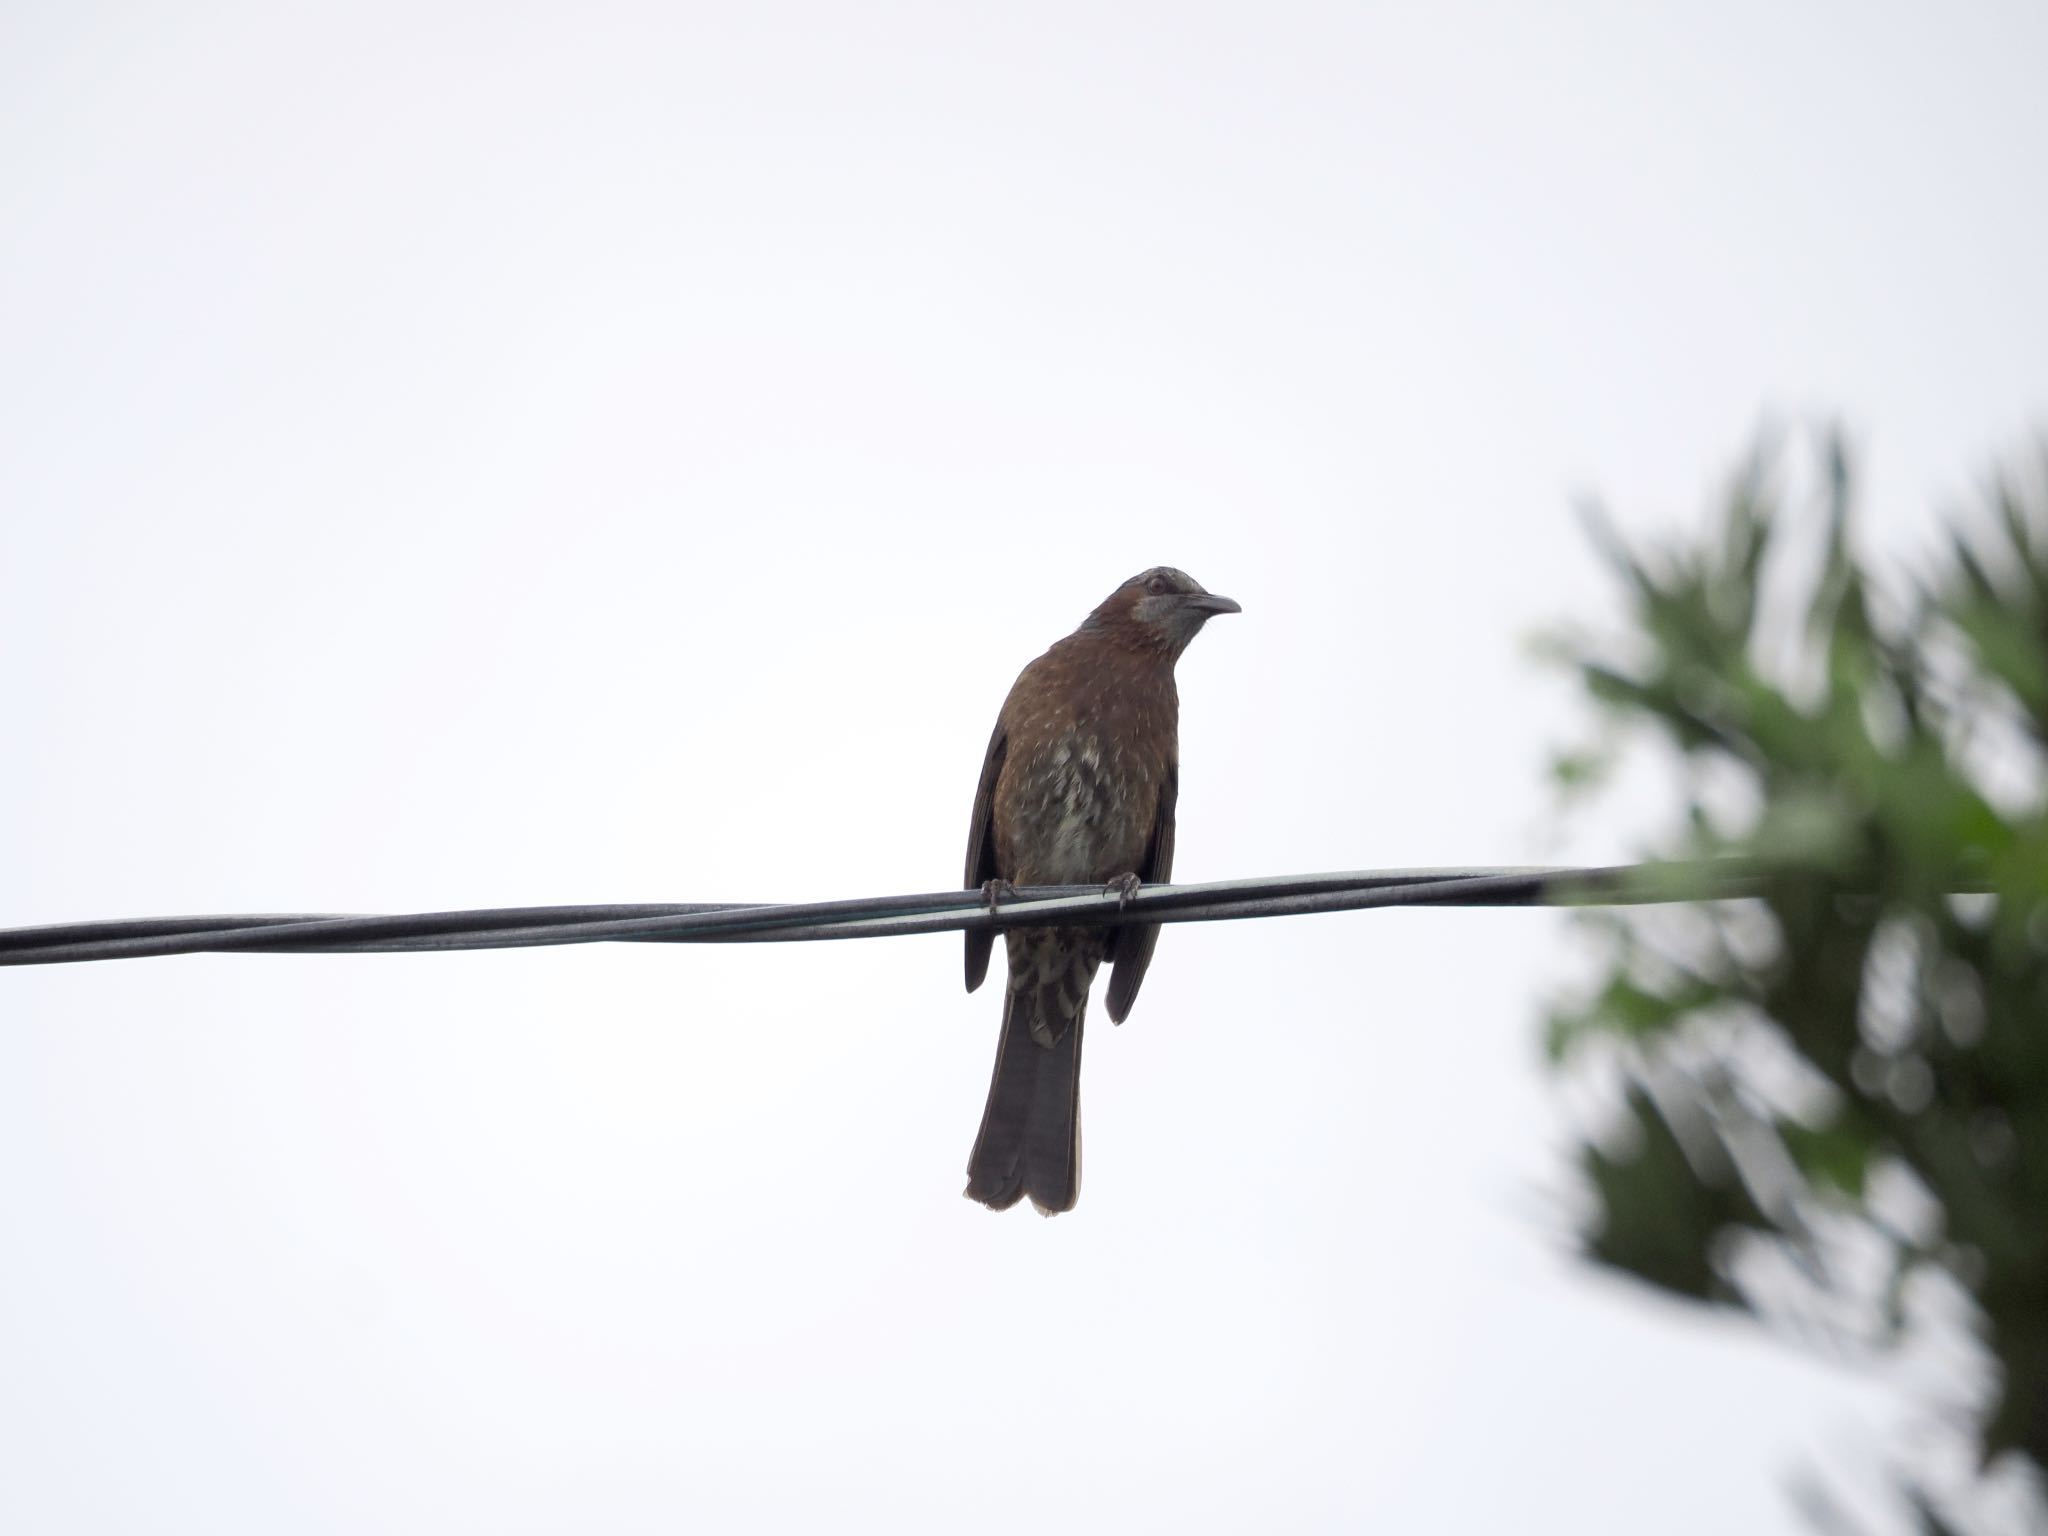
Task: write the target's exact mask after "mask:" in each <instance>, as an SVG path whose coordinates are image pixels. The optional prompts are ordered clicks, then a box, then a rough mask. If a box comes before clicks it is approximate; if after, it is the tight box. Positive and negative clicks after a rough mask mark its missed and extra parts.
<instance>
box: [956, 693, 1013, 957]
mask: <svg viewBox="0 0 2048 1536" xmlns="http://www.w3.org/2000/svg"><path fill="white" fill-rule="evenodd" d="M1009 750H1010V738H1009V737H1008V736H1007V735H1005V734H1004V732H1003V723H1002V721H1000V720H998V721H997V722H996V729H995V734H994V735H992V736H990V737H989V739H988V756H987V757H985V758H983V759H982V762H981V782H980V783H979V784H977V785H976V786H975V787H974V818H973V820H972V821H971V822H970V823H969V825H968V828H967V887H966V888H967V889H968V890H970V891H978V890H980V889H981V888H982V887H983V886H984V885H986V884H988V882H989V881H991V880H993V879H995V878H996V874H997V871H996V780H997V778H999V777H1000V776H1001V774H1002V771H1003V759H1004V757H1006V756H1007V755H1008V754H1009ZM995 943H996V936H995V933H994V932H993V931H992V930H990V929H987V928H983V929H980V930H978V931H977V930H974V929H970V930H968V934H967V990H968V991H970V992H972V991H973V990H974V989H975V988H976V987H978V986H980V985H981V983H982V978H984V977H985V976H987V975H988V957H989V954H990V952H991V951H992V950H993V949H994V948H995Z"/></svg>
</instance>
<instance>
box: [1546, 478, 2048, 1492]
mask: <svg viewBox="0 0 2048 1536" xmlns="http://www.w3.org/2000/svg"><path fill="white" fill-rule="evenodd" d="M1819 458H1820V460H1821V463H1820V465H1819V468H1818V469H1817V470H1816V471H1814V472H1812V473H1810V474H1808V475H1807V477H1806V478H1807V479H1808V480H1809V481H1810V482H1812V483H1811V484H1810V485H1809V486H1808V487H1807V488H1806V489H1805V490H1803V491H1801V492H1799V493H1798V494H1796V495H1794V494H1792V493H1789V492H1787V491H1786V490H1785V489H1784V488H1783V487H1784V484H1785V482H1786V481H1787V480H1788V478H1792V477H1791V476H1789V475H1788V473H1787V468H1786V466H1787V462H1788V460H1787V458H1786V456H1785V455H1784V454H1782V453H1781V452H1779V451H1778V450H1776V449H1775V448H1772V447H1765V448H1763V449H1760V450H1759V451H1758V452H1757V454H1756V455H1755V457H1754V458H1753V459H1752V461H1751V462H1750V464H1749V465H1748V467H1747V468H1746V469H1745V471H1744V472H1743V473H1742V474H1741V475H1740V476H1738V478H1737V482H1736V484H1735V486H1734V488H1733V490H1732V493H1731V494H1730V495H1729V497H1728V501H1727V506H1726V509H1725V512H1724V513H1723V514H1722V515H1721V516H1720V518H1719V519H1718V523H1717V526H1715V527H1714V529H1713V530H1712V532H1711V533H1710V534H1709V535H1708V536H1707V537H1705V538H1702V539H1699V540H1697V541H1696V542H1692V543H1678V544H1672V545H1669V546H1667V547H1663V548H1659V549H1655V550H1639V549H1636V548H1632V547H1629V546H1628V545H1627V544H1626V543H1625V542H1624V541H1623V540H1621V539H1619V538H1618V537H1616V536H1615V535H1614V534H1613V533H1612V532H1611V531H1609V530H1608V528H1607V527H1606V525H1605V524H1604V522H1602V521H1600V520H1599V519H1597V518H1596V519H1594V520H1593V522H1594V531H1595V534H1596V537H1597V539H1598V541H1599V543H1600V544H1601V546H1602V549H1603V553H1604V555H1605V557H1606V559H1607V560H1608V562H1609V563H1610V564H1611V565H1612V567H1613V569H1614V571H1615V572H1616V573H1617V575H1618V577H1619V579H1620V582H1621V585H1622V587H1623V589H1624V591H1625V594H1626V598H1627V602H1628V605H1629V611H1630V618H1629V624H1628V626H1627V628H1626V630H1625V631H1624V632H1623V633H1622V634H1621V635H1619V636H1616V637H1610V640H1609V642H1608V643H1605V644H1594V643H1592V642H1590V641H1586V640H1583V639H1561V640H1559V641H1557V642H1556V644H1555V647H1554V649H1555V650H1556V651H1557V652H1558V653H1559V654H1560V655H1561V656H1562V657H1563V659H1564V660H1565V661H1566V663H1567V664H1568V665H1569V666H1570V668H1571V669H1572V671H1573V672H1574V674H1575V675H1576V676H1577V678H1578V679H1579V680H1580V682H1581V683H1582V684H1583V687H1584V689H1585V691H1586V692H1587V694H1588V695H1589V696H1590V698H1591V700H1592V701H1593V704H1594V715H1595V718H1596V719H1597V720H1598V722H1599V726H1598V729H1597V730H1596V732H1595V733H1594V735H1595V737H1596V739H1595V741H1594V742H1593V744H1592V745H1590V746H1588V747H1584V748H1581V749H1577V750H1574V751H1572V752H1570V753H1568V754H1566V755H1565V756H1563V757H1562V758H1561V759H1560V762H1559V765H1558V768H1557V779H1558V782H1559V785H1560V787H1561V788H1562V789H1563V790H1564V791H1565V792H1566V793H1567V794H1568V795H1569V796H1571V797H1574V798H1578V799H1582V800H1583V799H1597V798H1600V797H1614V796H1617V795H1618V794H1619V790H1618V788H1617V787H1616V780H1615V775H1616V772H1617V770H1618V768H1620V767H1621V766H1623V764H1624V763H1625V761H1626V760H1628V759H1629V756H1630V754H1631V753H1639V752H1641V751H1642V750H1643V749H1644V748H1645V747H1647V748H1648V750H1650V751H1651V752H1653V753H1658V752H1661V753H1663V754H1665V755H1666V757H1667V758H1668V761H1669V763H1670V764H1672V765H1674V766H1675V767H1676V769H1677V777H1678V780H1679V782H1680V783H1681V785H1682V786H1683V795H1684V818H1683V823H1682V826H1681V827H1680V828H1678V829H1677V830H1676V831H1674V833H1673V834H1672V836H1671V838H1670V842H1669V846H1667V847H1665V848H1664V849H1663V850H1661V851H1662V852H1663V853H1664V854H1665V855H1667V856H1668V857H1669V858H1670V859H1671V860H1672V861H1673V864H1672V866H1670V867H1669V868H1668V870H1667V872H1666V873H1665V874H1664V875H1663V876H1662V877H1661V878H1663V879H1665V880H1666V881H1668V882H1671V885H1670V894H1674V895H1685V894H1698V891H1699V889H1700V887H1698V886H1695V887H1693V888H1692V890H1691V891H1688V889H1687V887H1686V886H1685V884H1684V881H1685V880H1686V879H1688V878H1692V879H1694V880H1697V878H1698V873H1697V866H1694V868H1693V871H1692V873H1691V874H1690V875H1688V872H1687V870H1686V868H1685V867H1684V863H1682V862H1681V861H1685V862H1690V861H1698V860H1739V861H1742V864H1741V865H1739V866H1737V867H1741V868H1744V869H1746V870H1749V871H1753V872H1754V878H1755V880H1756V882H1757V883H1756V885H1755V886H1754V889H1755V890H1756V892H1757V894H1756V895H1755V896H1754V898H1748V899H1743V900H1737V901H1713V902H1692V903H1688V904H1684V905H1680V906H1673V907H1668V908H1644V909H1632V910H1623V909H1618V908H1617V909H1603V910H1589V911H1587V912H1585V913H1583V914H1581V915H1580V917H1579V918H1578V921H1579V922H1580V923H1582V924H1584V925H1585V926H1586V927H1587V928H1588V929H1590V930H1591V931H1592V932H1593V933H1594V935H1595V936H1596V939H1597V954H1598V957H1599V969H1598V972H1597V974H1596V975H1595V976H1594V977H1593V979H1592V980H1591V982H1590V983H1589V984H1588V985H1587V986H1586V987H1585V988H1584V989H1583V990H1582V991H1581V992H1580V993H1579V994H1578V995H1577V996H1575V998H1574V999H1572V1000H1571V1001H1569V1002H1567V1003H1566V1004H1564V1005H1563V1006H1560V1007H1558V1008H1557V1009H1556V1010H1555V1011H1554V1012H1553V1013H1552V1015H1551V1018H1550V1021H1549V1046H1550V1049H1551V1051H1552V1054H1553V1056H1554V1057H1555V1058H1557V1059H1558V1060H1559V1061H1560V1062H1567V1061H1569V1062H1573V1063H1588V1064H1591V1063H1606V1064H1607V1066H1608V1068H1609V1069H1610V1070H1612V1068H1613V1067H1615V1066H1616V1065H1618V1067H1619V1077H1620V1080H1621V1082H1622V1084H1623V1091H1622V1093H1621V1095H1620V1099H1621V1102H1620V1104H1619V1106H1618V1114H1617V1116H1616V1117H1615V1121H1614V1123H1613V1124H1612V1125H1610V1126H1608V1127H1607V1128H1606V1129H1605V1130H1603V1131H1602V1133H1601V1134H1599V1135H1598V1136H1596V1137H1593V1138H1589V1139H1588V1140H1587V1141H1586V1143H1585V1144H1584V1145H1582V1146H1581V1148H1580V1149H1579V1154H1578V1155H1579V1158H1580V1162H1581V1166H1582V1169H1583V1172H1584V1174H1585V1177H1586V1182H1587V1185H1588V1187H1589V1189H1590V1191H1591V1194H1592V1197H1593V1201H1594V1207H1595V1209H1594V1211H1593V1214H1592V1217H1591V1220H1590V1221H1589V1223H1588V1225H1587V1228H1586V1230H1585V1237H1584V1241H1585V1245H1586V1248H1587V1251H1588V1252H1589V1254H1590V1255H1591V1256H1592V1257H1593V1258H1594V1259H1596V1260H1598V1261H1599V1262H1601V1263H1603V1264H1606V1265H1610V1266H1612V1267H1614V1268H1615V1269H1618V1270H1621V1271H1624V1272H1626V1273H1627V1274H1630V1275H1633V1276H1635V1277H1637V1278H1639V1279H1641V1280H1643V1281H1646V1282H1648V1283H1649V1284H1651V1285H1653V1286H1656V1287H1658V1288H1660V1289H1662V1290H1664V1291H1667V1292H1671V1293H1675V1294H1678V1295H1681V1296H1685V1297H1690V1298H1696V1299H1699V1300H1703V1301H1708V1302H1713V1303H1717V1304H1722V1305H1726V1306H1731V1307H1735V1308H1739V1309H1741V1310H1743V1311H1746V1312H1748V1313H1751V1314H1753V1315H1754V1316H1756V1317H1757V1318H1759V1319H1760V1320H1762V1321H1765V1322H1769V1323H1772V1324H1775V1325H1778V1326H1781V1327H1786V1328H1791V1329H1794V1330H1800V1331H1807V1332H1811V1331H1813V1330H1814V1329H1816V1328H1818V1329H1822V1330H1824V1331H1825V1333H1826V1335H1827V1336H1828V1337H1829V1338H1830V1340H1832V1341H1836V1342H1839V1341H1840V1340H1842V1339H1844V1338H1846V1339H1849V1340H1852V1341H1854V1342H1855V1343H1856V1344H1857V1345H1859V1346H1867V1347H1870V1348H1872V1349H1880V1350H1881V1349H1884V1348H1885V1347H1887V1346H1889V1345H1892V1344H1895V1343H1897V1342H1898V1341H1899V1340H1900V1339H1901V1337H1902V1336H1904V1335H1905V1334H1906V1333H1908V1332H1910V1331H1911V1330H1913V1329H1915V1328H1918V1327H1922V1326H1935V1325H1937V1324H1940V1323H1943V1322H1946V1323H1947V1324H1948V1325H1949V1326H1950V1327H1951V1329H1952V1330H1953V1331H1954V1332H1955V1333H1957V1334H1958V1335H1960V1336H1962V1337H1964V1338H1968V1337H1969V1336H1971V1335H1974V1336H1975V1338H1976V1339H1977V1340H1979V1341H1980V1342H1981V1346H1982V1350H1981V1353H1979V1354H1977V1355H1976V1357H1975V1359H1974V1360H1971V1359H1969V1358H1968V1357H1967V1356H1965V1357H1964V1363H1963V1364H1962V1365H1961V1366H1959V1380H1960V1382H1961V1387H1960V1390H1959V1398H1960V1402H1959V1404H1958V1405H1956V1406H1959V1408H1960V1411H1961V1413H1962V1415H1963V1417H1964V1419H1965V1421H1966V1422H1967V1423H1968V1424H1969V1425H1970V1426H1971V1430H1972V1432H1973V1433H1974V1435H1975V1436H1976V1440H1977V1446H1978V1449H1979V1451H1980V1453H1981V1457H1982V1458H1983V1459H1986V1460H1988V1459H1991V1458H1994V1457H1997V1456H1999V1455H2001V1454H2003V1453H2017V1454H2018V1455H2020V1456H2023V1457H2026V1458H2030V1459H2031V1461H2032V1462H2033V1463H2034V1465H2035V1467H2036V1468H2039V1467H2043V1466H2048V803H2044V794H2043V790H2044V783H2048V774H2044V767H2048V495H2044V494H2043V486H2044V485H2048V476H2037V477H2036V478H2035V479H2033V480H2031V481H2027V482H2025V483H2022V482H2020V481H2017V480H2014V481H2007V482H2004V483H2002V484H2000V485H1999V486H1997V487H1996V488H1994V490H1993V492H1992V493H1991V495H1990V496H1989V497H1988V498H1987V500H1988V502H1989V505H1988V506H1987V507H1984V508H1981V509H1976V510H1975V511H1973V513H1972V514H1971V515H1970V516H1967V517H1965V518H1963V519H1962V520H1961V523H1960V524H1959V525H1958V526H1957V527H1955V528H1952V529H1950V530H1949V531H1947V532H1945V533H1943V534H1942V535H1941V539H1942V542H1941V544H1940V545H1939V547H1936V548H1933V549H1931V551H1930V552H1929V554H1928V556H1927V558H1926V561H1925V564H1926V569H1925V570H1924V571H1922V572H1918V573H1914V574H1913V575H1911V576H1907V577H1902V578H1901V579H1900V580H1898V581H1896V582H1892V583H1890V584H1889V585H1887V584H1886V583H1885V582H1883V581H1881V580H1880V579H1879V578H1878V577H1877V576H1876V575H1874V574H1873V570H1872V568H1871V567H1870V565H1869V564H1868V563H1867V562H1866V561H1865V560H1864V559H1862V558H1861V557H1860V556H1859V554H1858V553H1857V551H1856V549H1855V547H1854V545H1853V543H1852V539H1851V530H1852V519H1851V517H1850V510H1849V509H1850V503H1851V495H1850V475H1849V471H1848V466H1847V464H1846V462H1845V456H1844V454H1843V451H1842V449H1841V446H1840V444H1839V442H1832V443H1829V444H1827V445H1826V446H1825V447H1824V449H1823V451H1822V452H1821V454H1820V455H1819ZM1965 893H1967V894H1965ZM1930 1518H1931V1516H1930Z"/></svg>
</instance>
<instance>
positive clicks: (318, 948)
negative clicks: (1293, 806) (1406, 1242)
mask: <svg viewBox="0 0 2048 1536" xmlns="http://www.w3.org/2000/svg"><path fill="white" fill-rule="evenodd" d="M1756 883H1757V870H1756V869H1755V867H1754V866H1753V865H1749V864H1739V863H1737V862H1735V861H1723V862H1716V863H1712V864H1704V865H1697V864H1696V865H1657V864H1626V865H1609V866H1604V867H1600V868H1592V869H1566V868H1507V869H1398V870H1363V871H1353V872H1350V873H1338V874H1324V875H1268V876H1261V877H1257V878H1253V879H1248V880H1218V881H1213V882H1210V883H1208V884H1203V885H1148V886H1143V887H1141V888H1140V889H1139V890H1138V891H1137V893H1136V894H1135V895H1132V896H1130V897H1129V898H1127V899H1123V900H1119V898H1118V897H1117V895H1116V894H1115V893H1113V892H1107V891H1104V890H1103V889H1102V888H1101V887H1099V886H1093V885H1050V886H1025V887H1019V888H1018V889H1017V890H1016V891H1015V892H1014V894H1012V895H1008V896H1005V897H1004V898H1003V899H1002V900H1001V902H1000V903H999V904H998V906H997V907H995V908H994V909H991V907H990V906H989V904H988V903H987V902H986V901H985V900H984V899H983V897H982V894H981V893H980V892H979V891H937V892H932V893H929V894H926V895H919V896H864V897H858V898H855V899H853V900H850V901H813V902H790V903H773V902H755V903H747V902H695V903H679V904H640V905H610V906H567V907H485V908H480V909H477V910H474V911H465V912H418V913H411V914H403V915H397V916H362V915H354V916H351V915H343V914H336V913H275V914H267V915H254V916H228V917H162V918H131V919H123V920H117V921H111V922H85V923H56V924H49V925H45V926H41V927H34V928H8V929H0V965H58V964H68V963H73V962H78V961H85V960H127V959H140V958H143V957H146V956H154V955H191V954H245V953H258V954H385V953H394V952H407V951H421V950H448V949H521V948H530V947H536V946H540V945H548V944H597V943H616V942H626V943H641V944H765V943H793V942H798V941H807V940H814V939H866V938H883V937H888V936H892V935H898V934H912V933H941V932H944V931H946V930H948V929H967V928H1027V927H1054V926H1057V927H1094V926H1100V925H1109V924H1116V923H1132V922H1146V923H1209V922H1227V921H1232V920H1236V919H1243V918H1259V917H1294V916H1301V915H1305V914H1308V913H1314V912H1355V911H1362V910H1364V909H1367V908H1372V907H1407V906H1433V907H1517V906H1585V905H1594V904H1602V905H1605V904H1628V903H1638V902H1655V901H1680V900H1698V899H1719V898H1724V897H1732V896H1742V895H1747V894H1750V893H1751V892H1752V891H1753V890H1754V889H1755V887H1756Z"/></svg>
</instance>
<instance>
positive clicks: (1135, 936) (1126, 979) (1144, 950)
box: [1109, 764, 1180, 1024]
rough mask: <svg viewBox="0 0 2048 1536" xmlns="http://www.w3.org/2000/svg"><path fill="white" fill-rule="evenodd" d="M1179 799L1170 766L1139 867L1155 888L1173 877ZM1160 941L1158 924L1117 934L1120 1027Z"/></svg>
mask: <svg viewBox="0 0 2048 1536" xmlns="http://www.w3.org/2000/svg"><path fill="white" fill-rule="evenodd" d="M1179 799H1180V768H1179V765H1177V764H1175V765H1170V766H1169V767H1168V768H1167V770H1166V777H1165V778H1164V779H1163V780H1162V781H1161V782H1160V785H1159V806H1158V809H1157V810H1156V811H1154V812H1153V815H1152V835H1151V836H1150V837H1149V838H1147V839H1146V841H1145V857H1144V858H1143V859H1142V860H1141V861H1140V862H1139V864H1138V878H1139V879H1140V880H1143V881H1144V882H1145V883H1146V884H1147V885H1157V884H1160V883H1162V882H1164V881H1167V880H1171V879H1172V878H1173V808H1174V806H1175V804H1176V803H1177V802H1178V801H1179ZM1158 942H1159V925H1158V924H1157V923H1125V924H1124V925H1123V926H1122V927H1120V928H1118V929H1117V931H1116V942H1115V944H1114V946H1113V947H1112V948H1111V949H1110V952H1109V958H1110V959H1111V960H1112V961H1114V962H1115V964H1116V970H1115V971H1114V972H1112V973H1111V975H1110V978H1109V1018H1110V1022H1111V1023H1113V1024H1121V1023H1123V1021H1124V1015H1125V1014H1127V1013H1129V1012H1130V1011H1131V1004H1132V1003H1133V1002H1135V1001H1136V1000H1137V996H1138V984H1139V983H1140V982H1142V981H1143V980H1144V979H1145V967H1146V966H1148V965H1150V964H1151V963H1152V946H1153V945H1155V944H1157V943H1158Z"/></svg>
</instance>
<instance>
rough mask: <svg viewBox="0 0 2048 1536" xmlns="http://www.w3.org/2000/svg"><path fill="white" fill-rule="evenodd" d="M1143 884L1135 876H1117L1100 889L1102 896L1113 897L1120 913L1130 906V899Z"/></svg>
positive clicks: (1142, 881) (1140, 879) (1141, 880)
mask: <svg viewBox="0 0 2048 1536" xmlns="http://www.w3.org/2000/svg"><path fill="white" fill-rule="evenodd" d="M1144 883H1145V882H1144V880H1143V879H1142V878H1140V877H1139V876H1137V875H1135V874H1123V875H1118V876H1117V877H1116V878H1115V879H1114V880H1112V881H1110V882H1109V884H1107V885H1105V886H1104V887H1103V888H1102V894H1103V895H1105V896H1114V897H1115V898H1116V909H1117V911H1119V912H1121V911H1123V909H1124V908H1125V907H1128V906H1129V905H1130V904H1131V898H1132V897H1133V896H1135V895H1137V894H1138V887H1139V886H1141V885H1143V884H1144Z"/></svg>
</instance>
